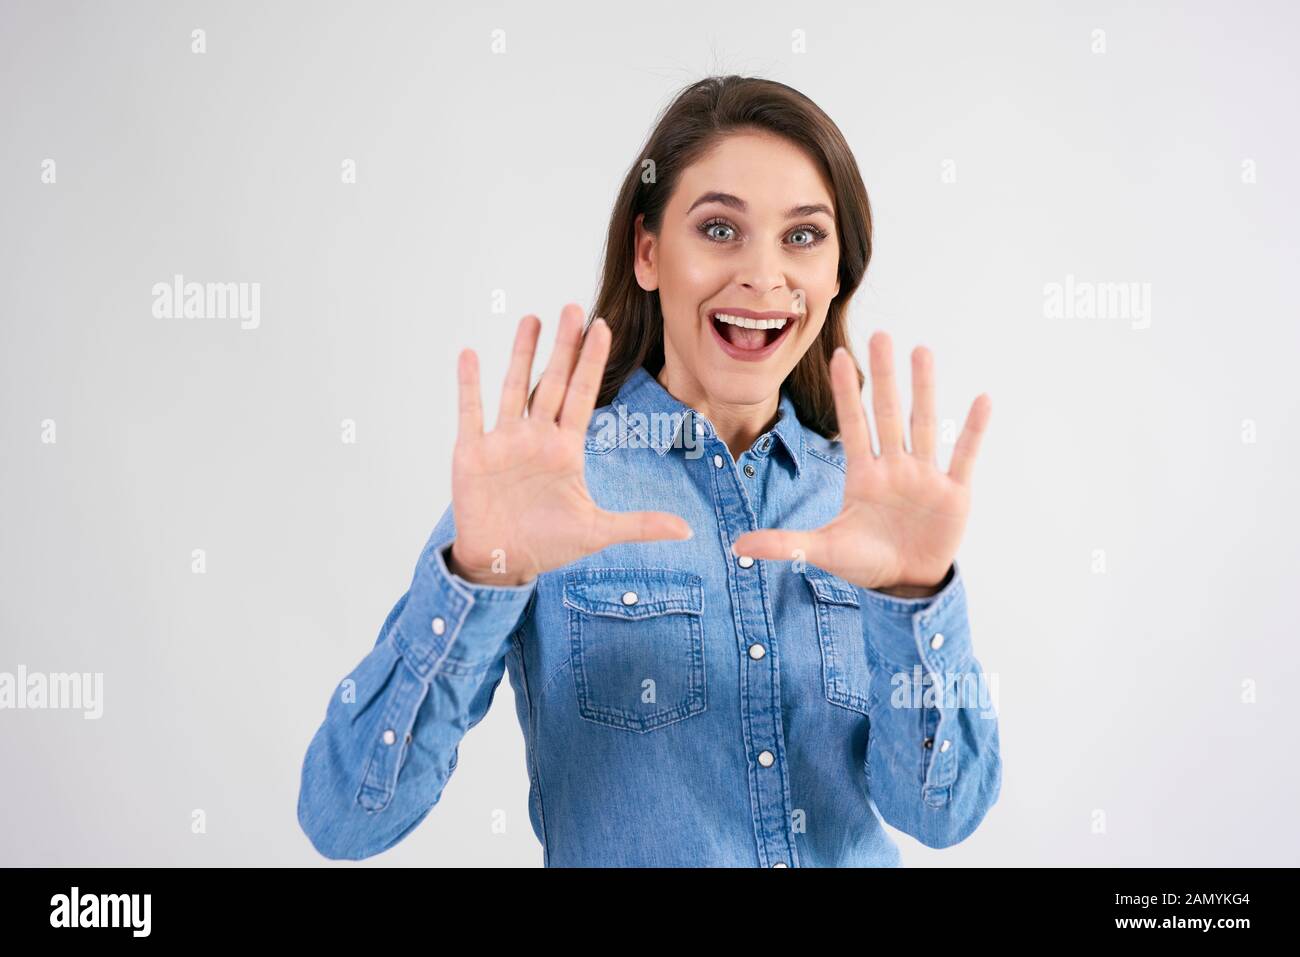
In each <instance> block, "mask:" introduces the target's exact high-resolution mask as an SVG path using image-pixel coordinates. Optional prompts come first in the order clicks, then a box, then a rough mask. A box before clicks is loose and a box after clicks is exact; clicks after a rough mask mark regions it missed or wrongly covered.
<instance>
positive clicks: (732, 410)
mask: <svg viewBox="0 0 1300 957" xmlns="http://www.w3.org/2000/svg"><path fill="white" fill-rule="evenodd" d="M655 379H656V381H658V383H659V384H660V385H661V386H663V387H664V391H666V392H667V393H668V394H669V395H671V396H672V397H673V398H675V399H676V400H677V401H678V402H681V403H683V404H685V405H688V406H690V407H691V408H692V409H694V410H695V411H696V412H698V413H700V415H702V416H704V417H705V418H707V419H708V420H709V421H710V422H712V423H713V427H714V428H715V429H717V430H718V438H719V439H721V440H722V441H723V443H725V444H726V446H727V448H728V449H729V450H730V451H731V457H732V458H733V459H738V458H740V456H741V455H742V454H743V453H744V452H745V451H746V450H748V449H749V447H750V446H751V445H753V444H754V440H755V439H757V438H758V437H759V436H760V435H762V434H763V433H764V432H766V431H767V430H768V429H770V428H772V426H773V425H775V424H776V417H777V413H778V407H779V406H780V404H781V396H780V393H779V391H778V392H777V393H775V394H773V395H770V396H767V397H766V398H764V399H763V400H762V401H761V402H754V403H742V402H719V401H717V400H716V399H712V398H710V397H709V395H708V394H707V393H706V392H705V391H704V389H703V388H702V387H701V385H700V383H699V382H698V381H697V380H696V379H695V378H694V377H693V376H690V375H686V374H683V373H682V372H680V371H676V370H675V369H674V367H673V366H672V365H671V364H670V363H668V362H665V363H664V367H663V368H662V369H660V370H659V374H658V375H657V376H655Z"/></svg>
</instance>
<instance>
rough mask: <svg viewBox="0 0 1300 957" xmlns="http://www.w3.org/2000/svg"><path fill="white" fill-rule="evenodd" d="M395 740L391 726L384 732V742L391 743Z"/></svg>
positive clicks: (395, 735) (395, 736)
mask: <svg viewBox="0 0 1300 957" xmlns="http://www.w3.org/2000/svg"><path fill="white" fill-rule="evenodd" d="M396 740H397V734H396V733H395V732H394V731H393V729H392V728H389V729H388V730H387V731H385V732H384V744H392V743H393V742H394V741H396Z"/></svg>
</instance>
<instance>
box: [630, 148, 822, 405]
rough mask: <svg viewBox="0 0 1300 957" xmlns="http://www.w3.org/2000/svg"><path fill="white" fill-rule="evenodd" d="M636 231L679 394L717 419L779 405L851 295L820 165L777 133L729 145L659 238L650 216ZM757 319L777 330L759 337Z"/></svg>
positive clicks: (675, 201)
mask: <svg viewBox="0 0 1300 957" xmlns="http://www.w3.org/2000/svg"><path fill="white" fill-rule="evenodd" d="M636 229H637V259H636V275H637V280H638V282H639V283H640V285H641V287H642V288H643V289H646V290H651V289H658V290H659V302H660V305H661V306H662V309H663V314H664V375H663V376H662V377H661V378H663V379H664V380H665V381H666V384H667V385H668V386H669V388H670V391H672V392H673V394H674V395H677V396H678V397H679V398H681V399H683V400H684V401H687V402H690V403H691V404H695V405H696V406H697V407H701V406H703V407H706V408H725V407H736V406H752V405H766V404H769V403H770V402H772V401H774V400H775V398H776V396H777V393H778V391H779V389H780V387H781V383H782V382H783V381H784V380H785V377H786V376H787V375H789V373H790V371H791V370H792V369H793V368H794V367H795V365H796V364H797V363H798V362H799V360H800V358H801V357H802V356H803V354H804V353H805V352H806V351H807V349H808V347H809V346H810V345H812V343H813V341H814V340H815V339H816V338H817V335H818V333H819V332H820V331H821V327H822V323H823V322H825V320H826V310H827V307H828V306H829V305H830V302H831V300H832V299H833V298H834V297H835V296H836V295H837V294H838V293H839V290H840V284H839V279H838V271H839V259H840V247H839V236H838V235H837V233H836V231H835V206H834V201H833V200H832V198H831V193H830V189H829V187H828V184H827V183H826V181H825V180H824V178H823V177H822V174H821V171H820V170H819V169H818V167H817V165H816V164H815V163H814V162H813V160H812V159H810V158H809V156H808V155H807V154H806V153H804V152H803V150H802V149H800V148H799V147H798V146H796V145H795V144H793V143H791V142H790V141H788V140H786V139H784V138H782V137H779V136H776V135H773V134H769V133H763V132H752V133H751V132H745V133H735V134H732V135H729V136H727V137H726V138H724V139H723V140H721V141H720V142H719V143H718V144H717V145H716V146H715V148H714V149H713V150H712V151H711V152H710V153H709V154H708V155H706V156H704V157H703V158H701V159H700V160H698V161H697V162H695V163H694V164H692V165H691V166H689V167H687V168H686V169H685V170H684V171H683V173H682V175H681V177H680V179H679V181H678V185H677V189H676V191H675V192H674V193H673V196H672V198H671V199H670V200H669V202H668V206H667V209H666V210H665V211H664V217H663V224H662V227H661V229H660V231H659V235H658V236H655V235H653V234H651V233H648V232H646V231H645V229H644V227H643V226H642V223H641V218H640V217H638V218H637V224H636ZM719 313H721V314H725V315H726V316H727V317H728V318H727V319H718V318H716V317H717V315H718V314H719ZM755 314H759V315H760V316H762V317H763V318H764V319H767V320H768V321H764V322H760V323H758V324H759V325H765V326H769V328H757V329H755V328H747V326H752V325H754V324H755V323H754V322H753V321H752V320H753V319H754V315H755ZM782 318H784V320H785V322H784V324H783V325H782V324H781V322H780V320H781V319H782ZM772 319H775V320H776V321H775V322H773V321H771V320H772ZM737 320H738V321H739V323H740V324H737ZM778 327H779V328H778Z"/></svg>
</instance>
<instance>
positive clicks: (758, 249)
mask: <svg viewBox="0 0 1300 957" xmlns="http://www.w3.org/2000/svg"><path fill="white" fill-rule="evenodd" d="M736 280H737V282H739V283H740V285H741V286H742V287H743V288H745V289H748V290H750V291H751V292H753V293H755V294H756V295H757V296H760V297H761V296H764V295H766V294H767V293H769V292H771V291H772V290H773V289H780V288H781V287H783V286H784V285H785V275H784V274H783V273H782V271H781V260H780V253H779V252H778V251H776V250H774V249H770V248H768V247H767V245H766V244H765V243H757V244H755V245H754V246H753V247H751V251H750V253H749V255H748V256H745V257H744V258H743V260H742V261H741V263H740V265H739V272H738V273H737V276H736Z"/></svg>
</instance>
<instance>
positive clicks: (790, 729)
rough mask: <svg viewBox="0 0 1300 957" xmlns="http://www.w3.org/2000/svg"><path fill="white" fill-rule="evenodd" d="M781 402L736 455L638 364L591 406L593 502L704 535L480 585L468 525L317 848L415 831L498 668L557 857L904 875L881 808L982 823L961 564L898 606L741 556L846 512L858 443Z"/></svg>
mask: <svg viewBox="0 0 1300 957" xmlns="http://www.w3.org/2000/svg"><path fill="white" fill-rule="evenodd" d="M779 407H780V415H779V418H778V420H777V421H776V423H775V425H774V426H773V427H772V429H771V430H770V431H768V432H766V433H764V434H763V435H761V436H759V437H758V438H757V439H756V440H755V441H754V443H753V445H752V446H751V447H750V448H748V449H747V450H745V452H744V453H743V454H741V456H740V458H739V459H738V460H734V459H733V458H732V456H731V453H730V451H729V450H728V448H727V446H726V444H725V443H724V442H722V441H721V440H720V439H718V437H717V434H716V431H715V429H714V427H713V425H712V423H710V422H709V420H708V419H707V418H705V417H704V416H702V415H700V414H698V413H697V412H695V411H694V410H692V409H690V408H689V407H687V406H686V405H684V404H683V403H681V402H679V401H678V400H677V399H675V398H674V397H673V396H672V395H671V394H669V393H668V392H667V391H666V390H665V389H664V388H663V387H662V386H661V385H660V384H659V383H658V381H657V380H656V379H655V378H654V377H653V376H652V375H650V374H649V373H648V372H647V371H646V370H645V369H643V368H638V369H637V370H636V372H635V373H633V374H632V375H631V376H630V377H629V378H628V380H627V381H626V383H625V384H624V386H623V388H622V389H621V390H620V392H619V393H618V395H617V396H616V397H615V399H614V400H613V402H611V403H610V404H609V405H607V406H602V407H601V408H599V409H597V410H595V413H594V414H593V416H592V421H591V424H590V427H589V429H588V433H587V438H586V453H585V457H586V479H587V484H588V489H589V490H590V492H591V495H592V498H593V499H594V500H595V501H596V503H597V504H598V505H600V506H601V507H602V508H605V509H608V510H610V511H631V510H658V511H670V512H674V513H676V514H679V515H681V516H682V517H683V518H684V519H685V520H686V521H687V522H688V523H689V524H690V526H691V528H692V529H693V530H694V536H693V537H692V538H690V539H688V540H686V541H660V542H639V543H626V544H619V545H612V546H610V547H608V548H605V549H602V550H601V551H599V552H596V553H595V554H592V555H588V556H587V557H585V558H582V559H579V560H578V561H575V562H573V563H571V564H569V565H566V566H564V567H561V568H557V569H553V570H552V571H549V572H546V573H544V574H542V575H540V576H538V577H537V578H536V579H535V580H533V581H532V582H530V583H529V584H526V585H521V586H517V587H509V586H491V585H477V584H473V583H470V582H468V581H466V580H464V579H462V578H460V577H459V576H457V575H455V574H452V573H451V572H450V571H449V570H448V567H447V549H448V548H449V546H450V544H451V542H452V540H453V539H454V538H455V527H454V522H453V518H452V512H451V508H450V507H448V508H447V509H446V510H445V511H444V513H443V515H442V517H441V519H440V520H439V521H438V522H437V525H436V527H435V528H434V530H433V533H432V535H431V536H430V537H429V540H428V543H427V544H426V545H425V548H424V550H423V552H422V554H421V555H420V558H419V561H418V563H417V565H416V568H415V574H414V577H413V580H412V582H411V585H410V588H409V589H408V590H407V592H406V594H404V595H403V596H402V597H401V598H400V599H398V601H397V603H396V605H394V607H393V609H392V611H391V612H390V613H389V615H388V618H387V620H386V621H385V622H384V623H383V626H382V628H381V629H380V631H379V637H378V640H377V642H376V643H375V646H374V648H373V650H371V651H370V653H369V654H368V655H367V656H366V657H365V658H363V659H362V660H361V662H360V663H359V664H358V665H357V666H356V668H354V669H353V670H352V672H351V673H349V674H348V675H347V676H346V678H345V679H344V680H343V681H342V682H341V683H340V685H339V687H338V688H337V689H336V690H335V691H334V693H333V694H332V696H331V697H330V700H329V704H328V707H327V709H326V711H325V717H324V721H323V723H322V724H321V725H320V728H319V729H318V730H317V731H316V733H315V735H314V737H313V738H312V740H311V742H310V744H309V746H308V748H307V753H306V757H305V759H304V761H303V766H302V780H301V787H300V792H299V800H298V820H299V823H300V825H301V827H302V829H303V831H304V832H305V833H306V835H307V836H308V837H309V838H310V840H311V842H312V844H313V846H315V847H316V849H317V850H318V851H319V852H320V853H321V854H323V855H324V856H326V857H328V858H335V859H353V860H355V859H360V858H366V857H370V856H372V855H375V854H378V853H380V852H381V851H384V850H386V849H388V848H390V847H392V846H393V845H394V844H396V843H397V842H398V841H400V840H401V839H402V838H403V837H404V836H406V835H407V834H408V833H410V831H411V830H412V829H413V828H414V827H415V826H416V825H418V824H419V823H420V822H421V821H422V820H424V818H425V816H426V815H427V814H428V813H429V811H430V810H431V809H432V808H433V807H434V805H435V804H437V802H438V799H439V798H440V797H441V795H442V791H443V788H444V787H446V785H447V781H448V779H449V778H450V777H451V774H452V772H454V771H455V769H456V762H457V759H458V754H459V746H460V743H461V740H462V738H463V737H464V736H465V734H466V733H467V732H468V731H469V730H470V729H471V728H473V727H474V725H476V724H477V723H478V722H479V721H480V720H482V718H483V716H484V715H485V714H486V712H487V710H488V708H489V707H490V705H491V703H492V700H493V696H494V695H495V693H496V689H497V686H498V685H499V683H500V681H501V678H502V675H503V673H504V672H505V671H509V673H510V681H511V685H512V687H513V688H514V693H515V710H516V713H517V715H518V719H519V724H520V727H521V728H522V730H523V734H524V740H525V744H526V748H525V751H526V755H527V764H528V776H529V781H530V787H529V795H528V798H529V802H528V807H529V816H530V819H531V823H532V827H533V830H534V832H535V833H536V835H537V838H538V840H539V841H540V842H541V844H542V849H543V861H544V864H545V865H546V866H606V865H629V866H687V867H694V866H705V867H715V866H741V867H754V866H758V867H797V866H899V864H900V863H901V862H900V857H899V851H898V847H897V845H896V844H895V842H894V841H893V839H892V838H891V837H890V835H889V834H888V833H887V832H886V831H885V829H884V828H883V827H882V826H881V820H882V818H883V820H884V821H885V822H886V823H888V824H890V825H892V826H893V827H894V828H897V829H898V830H900V831H903V832H905V833H907V834H910V835H911V836H913V837H914V838H916V839H917V840H918V841H920V842H921V843H922V844H925V845H927V846H929V847H936V848H940V847H948V846H950V845H953V844H956V843H957V842H959V841H961V840H963V839H964V838H966V837H967V836H968V835H969V834H970V833H971V832H972V831H974V830H975V828H976V827H977V826H978V825H979V823H980V821H981V820H983V818H984V816H985V814H986V812H987V811H988V809H989V807H990V806H992V804H993V803H994V802H995V801H996V800H997V797H998V794H999V791H1000V789H1001V781H1002V765H1001V758H1000V755H999V743H998V725H997V717H996V713H995V711H994V708H993V706H992V703H991V702H990V700H989V698H988V695H987V692H986V689H987V684H986V683H984V682H983V678H982V675H983V672H982V671H981V670H980V666H979V663H978V662H977V661H976V659H975V657H974V654H973V647H972V643H971V633H970V624H969V621H968V619H967V611H966V595H965V591H964V588H963V584H962V576H961V569H960V567H959V566H958V564H957V562H956V561H954V562H953V564H952V566H951V567H950V568H949V570H948V575H947V577H946V579H945V582H944V584H943V586H942V589H941V590H940V591H939V592H938V593H937V594H936V595H933V596H931V597H929V598H914V599H904V598H897V597H892V596H890V595H887V594H884V593H883V592H879V591H875V590H870V589H864V588H861V587H859V586H857V585H854V584H852V583H850V582H848V581H846V580H844V579H842V578H839V577H837V576H835V575H832V574H830V573H829V572H827V571H825V570H822V569H819V568H817V567H814V566H812V565H810V564H807V563H806V562H801V561H782V562H778V561H764V560H754V559H751V558H749V557H747V556H740V557H737V556H735V555H733V554H732V552H731V543H732V541H733V540H735V539H736V538H737V537H738V536H739V535H741V534H742V533H744V532H747V531H751V530H755V529H761V528H792V529H812V528H816V527H818V526H820V525H822V524H824V523H826V522H828V521H829V520H831V519H832V518H834V517H835V515H836V514H837V513H838V512H839V509H840V506H841V504H842V498H843V489H844V469H845V461H844V452H843V448H842V446H841V444H840V442H839V441H838V440H834V441H832V440H828V439H826V438H824V437H822V436H821V435H819V434H817V433H816V432H814V431H812V430H811V429H808V428H806V427H805V426H803V425H802V424H801V423H800V422H799V419H798V417H797V415H796V412H795V407H794V404H793V402H792V401H791V400H790V398H789V396H788V394H787V393H786V392H785V391H784V390H782V392H781V396H780V406H779ZM972 681H979V682H980V685H979V688H980V691H979V692H978V694H976V693H974V692H972V690H971V689H972V687H974V686H973V685H972Z"/></svg>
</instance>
